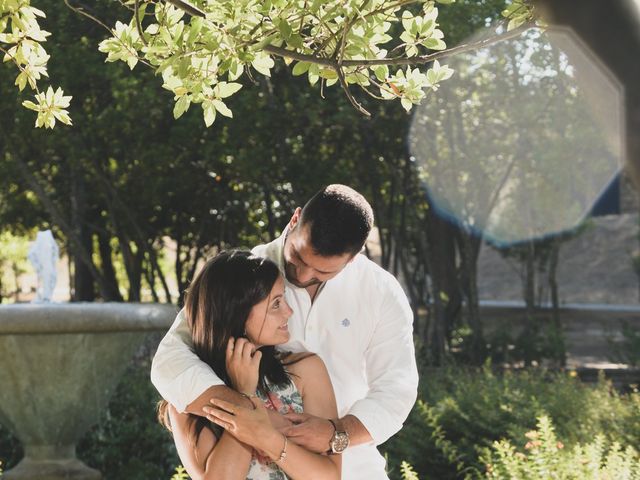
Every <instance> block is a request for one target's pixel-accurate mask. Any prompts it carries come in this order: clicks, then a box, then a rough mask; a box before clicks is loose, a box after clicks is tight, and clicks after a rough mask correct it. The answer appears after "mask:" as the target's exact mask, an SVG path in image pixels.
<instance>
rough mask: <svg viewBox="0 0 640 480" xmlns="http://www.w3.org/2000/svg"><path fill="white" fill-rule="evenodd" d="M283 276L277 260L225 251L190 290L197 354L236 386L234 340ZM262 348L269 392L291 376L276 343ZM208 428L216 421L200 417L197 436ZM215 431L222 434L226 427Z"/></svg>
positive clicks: (188, 308)
mask: <svg viewBox="0 0 640 480" xmlns="http://www.w3.org/2000/svg"><path fill="white" fill-rule="evenodd" d="M279 276H280V271H279V270H278V267H277V266H276V264H275V263H273V262H272V261H271V260H268V259H265V258H261V257H258V256H255V255H253V254H252V253H251V252H248V251H243V250H231V251H223V252H220V253H219V254H218V255H216V256H215V257H214V258H212V259H210V260H209V261H208V262H207V263H206V264H205V266H204V267H203V268H202V270H200V272H199V273H198V275H197V276H196V278H195V279H194V280H193V281H192V282H191V285H190V286H189V288H188V290H187V294H186V298H185V315H186V317H187V321H188V323H189V327H190V329H191V338H192V340H193V349H194V352H195V353H196V355H198V357H199V358H200V360H202V361H203V362H205V363H206V364H207V365H209V366H210V367H211V369H212V370H213V371H214V372H215V373H216V375H217V376H218V377H219V378H220V379H221V380H222V381H223V382H224V383H225V384H226V385H228V386H232V385H231V382H230V379H229V374H228V372H227V366H226V358H225V353H226V349H227V344H228V342H229V338H231V337H235V338H239V337H244V336H245V323H246V321H247V318H248V317H249V313H250V312H251V309H252V308H253V307H254V305H256V304H258V303H260V302H261V301H262V300H264V299H265V298H267V297H268V296H269V294H270V292H271V289H272V288H273V285H274V284H275V283H276V280H277V279H278V277H279ZM260 350H261V352H262V359H261V360H260V373H259V377H258V378H259V381H258V389H259V390H260V391H262V392H263V393H266V392H267V391H268V384H272V385H277V386H285V385H287V384H289V383H290V382H291V380H290V378H289V375H288V374H287V372H286V371H285V368H284V366H283V364H282V363H281V362H280V360H279V358H278V357H277V356H276V352H275V348H274V346H264V347H262V348H261V349H260ZM166 408H167V405H166V403H165V402H161V404H160V406H159V408H158V418H159V419H160V421H161V423H163V424H164V425H165V426H167V427H169V425H168V421H167V415H166V413H167V412H166ZM205 426H210V427H211V424H209V422H208V421H207V420H206V419H205V418H202V417H197V419H196V437H195V438H197V436H198V435H199V434H200V432H201V431H202V428H204V427H205ZM212 430H213V431H214V433H215V434H216V436H218V437H219V435H220V430H219V429H217V428H215V427H213V428H212Z"/></svg>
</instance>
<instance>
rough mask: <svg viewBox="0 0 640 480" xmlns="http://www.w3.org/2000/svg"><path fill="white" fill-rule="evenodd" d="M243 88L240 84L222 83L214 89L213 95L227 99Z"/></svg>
mask: <svg viewBox="0 0 640 480" xmlns="http://www.w3.org/2000/svg"><path fill="white" fill-rule="evenodd" d="M241 88H242V84H240V83H233V82H232V83H227V82H220V83H218V84H217V85H216V86H215V87H213V94H214V95H215V96H216V97H218V98H227V97H230V96H231V95H233V94H234V93H236V92H237V91H238V90H240V89H241Z"/></svg>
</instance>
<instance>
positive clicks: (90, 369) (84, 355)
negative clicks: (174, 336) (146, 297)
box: [0, 282, 176, 480]
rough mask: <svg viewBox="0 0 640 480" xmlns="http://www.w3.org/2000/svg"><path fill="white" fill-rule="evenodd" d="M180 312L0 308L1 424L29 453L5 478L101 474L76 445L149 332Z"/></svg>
mask: <svg viewBox="0 0 640 480" xmlns="http://www.w3.org/2000/svg"><path fill="white" fill-rule="evenodd" d="M39 283H40V282H39ZM44 285H49V283H46V282H44ZM175 313H176V309H175V307H174V306H171V305H158V304H125V303H72V304H63V303H32V304H14V305H2V306H0V359H1V361H0V423H2V424H3V425H5V426H6V427H7V428H9V430H11V432H12V433H13V434H14V435H15V436H16V437H17V438H18V439H19V440H20V442H21V443H22V445H23V447H24V452H25V456H24V458H23V459H22V461H21V462H20V463H19V464H18V465H17V466H16V467H15V468H13V469H11V470H9V471H7V472H5V473H4V477H3V480H4V479H6V480H35V479H38V480H62V479H65V480H98V479H101V478H102V476H101V474H100V472H98V471H97V470H94V469H91V468H89V467H88V466H86V465H85V464H84V463H82V462H81V461H80V460H78V459H77V458H76V454H75V445H76V443H77V441H78V440H79V439H80V437H81V436H82V435H83V434H84V433H86V431H87V430H88V429H89V427H91V425H93V424H95V423H96V422H97V421H98V419H99V418H100V415H101V414H102V413H103V412H104V410H105V408H106V406H107V404H108V401H109V397H110V395H111V394H112V392H113V391H114V389H115V387H116V386H117V383H118V380H119V379H120V377H121V375H122V374H123V372H124V370H125V369H126V367H127V366H128V364H129V362H130V360H131V357H132V355H133V353H134V352H135V350H136V349H137V348H138V347H139V345H140V344H141V343H142V341H143V340H144V338H145V336H146V335H147V334H148V333H149V332H154V331H166V330H167V329H168V328H169V326H170V325H171V323H172V321H173V318H174V317H175Z"/></svg>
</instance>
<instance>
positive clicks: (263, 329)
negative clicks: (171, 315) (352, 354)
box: [159, 251, 341, 480]
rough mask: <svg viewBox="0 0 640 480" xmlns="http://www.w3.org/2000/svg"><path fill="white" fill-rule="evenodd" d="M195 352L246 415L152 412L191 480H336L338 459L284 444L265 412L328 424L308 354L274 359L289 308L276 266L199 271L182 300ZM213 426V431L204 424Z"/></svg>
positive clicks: (226, 260)
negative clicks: (241, 401)
mask: <svg viewBox="0 0 640 480" xmlns="http://www.w3.org/2000/svg"><path fill="white" fill-rule="evenodd" d="M185 313H186V315H187V318H188V321H189V325H190V327H191V336H192V339H193V344H194V351H195V353H196V354H197V355H198V356H199V357H200V359H202V360H203V361H204V362H206V363H207V364H208V365H209V366H210V367H211V368H212V369H213V370H214V372H215V373H216V374H217V375H218V377H219V378H220V379H222V380H223V381H224V382H225V384H226V385H227V386H229V387H231V388H234V389H235V390H236V391H238V392H239V393H240V394H242V395H243V396H245V397H248V398H249V399H250V400H251V402H252V403H253V406H254V408H253V409H251V408H246V407H241V406H236V405H232V404H229V403H226V402H223V401H221V400H216V401H213V402H212V403H213V405H214V407H213V408H212V409H211V412H212V413H211V414H210V415H209V416H208V418H210V419H211V422H209V421H208V420H207V418H203V417H197V416H194V415H190V414H182V413H179V412H178V411H177V410H176V409H175V408H173V406H171V405H168V404H167V403H166V402H161V404H160V415H159V416H160V418H161V421H163V423H164V424H165V425H166V426H167V427H168V428H169V425H170V430H171V431H172V432H173V437H174V440H175V443H176V448H177V450H178V454H179V455H180V459H181V461H182V463H183V465H184V466H185V468H186V469H187V472H188V473H189V475H190V476H191V478H192V479H194V480H200V479H202V480H208V479H225V480H227V479H228V480H232V479H247V480H261V479H265V480H278V479H286V478H291V479H294V480H297V479H304V480H310V479H332V480H333V479H340V469H341V460H340V456H339V455H334V456H325V455H319V454H316V453H312V452H310V451H308V450H305V449H304V448H302V447H300V446H298V445H296V444H294V443H292V442H289V441H288V440H287V438H286V437H285V436H284V435H283V434H281V433H280V432H278V430H276V429H275V428H274V427H273V426H272V425H271V422H270V421H269V416H268V413H267V409H268V408H269V409H272V410H277V411H278V412H279V413H283V414H284V413H289V412H296V413H300V412H302V409H303V405H304V411H305V412H307V413H310V414H312V415H316V416H319V417H324V418H336V417H337V407H336V401H335V396H334V393H333V388H332V386H331V381H330V379H329V375H328V373H327V370H326V368H325V366H324V364H323V362H322V360H320V358H319V357H317V356H316V355H312V354H279V353H278V352H277V351H276V350H275V348H274V346H275V345H279V344H282V343H286V342H287V341H288V340H289V331H288V328H287V321H288V319H289V317H290V316H291V313H292V311H291V308H290V307H289V305H288V304H287V302H286V300H285V298H284V280H283V279H282V276H281V275H280V272H279V270H278V268H277V266H276V265H275V264H274V263H273V262H271V261H269V260H266V259H263V258H260V257H256V256H253V255H252V254H251V253H250V252H244V251H231V252H222V253H220V254H219V255H217V256H216V257H215V258H213V259H212V260H210V261H209V262H207V264H206V265H205V266H204V268H203V269H202V270H201V271H200V273H199V274H198V275H197V277H196V279H195V280H194V281H193V282H192V284H191V286H190V287H189V290H188V292H187V296H186V300H185ZM212 422H213V423H212Z"/></svg>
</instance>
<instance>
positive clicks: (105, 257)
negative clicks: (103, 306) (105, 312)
mask: <svg viewBox="0 0 640 480" xmlns="http://www.w3.org/2000/svg"><path fill="white" fill-rule="evenodd" d="M110 240H111V238H110V237H109V235H108V234H107V233H106V232H101V233H98V248H99V251H100V259H101V262H102V274H103V275H104V278H105V282H106V283H107V285H108V286H109V298H105V299H104V300H105V301H108V302H122V301H123V300H124V299H123V298H122V295H121V294H120V289H119V288H118V279H117V277H116V271H115V269H114V268H113V260H112V258H111V256H112V253H113V252H112V249H111V244H110Z"/></svg>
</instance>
